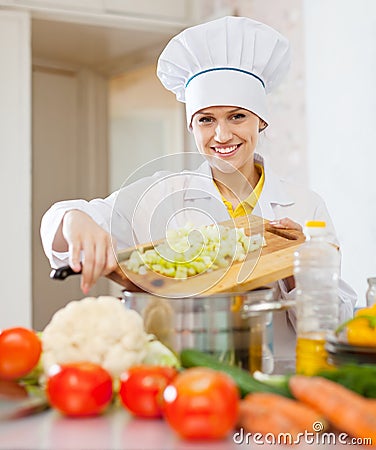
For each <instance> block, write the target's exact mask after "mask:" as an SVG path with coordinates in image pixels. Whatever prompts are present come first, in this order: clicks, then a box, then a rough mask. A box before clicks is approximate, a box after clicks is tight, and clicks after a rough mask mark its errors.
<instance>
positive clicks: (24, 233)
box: [0, 11, 31, 329]
mask: <svg viewBox="0 0 376 450" xmlns="http://www.w3.org/2000/svg"><path fill="white" fill-rule="evenodd" d="M10 43H11V44H12V45H10ZM30 54H31V45H30V19H29V16H28V14H27V13H21V12H20V13H18V12H8V11H0V61H1V70H0V99H1V101H0V152H1V169H0V192H1V221H0V239H1V241H0V242H1V258H0V274H1V276H0V280H1V288H0V295H1V300H0V329H1V328H6V327H10V326H17V325H20V326H30V325H31V142H30V134H31V133H30V123H31V114H30V105H31V95H30V78H31V74H30V67H31V66H30Z"/></svg>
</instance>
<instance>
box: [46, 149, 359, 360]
mask: <svg viewBox="0 0 376 450" xmlns="http://www.w3.org/2000/svg"><path fill="white" fill-rule="evenodd" d="M255 163H258V164H262V165H263V167H264V173H265V182H264V186H263V189H262V192H261V195H260V198H259V201H258V203H257V205H256V208H255V209H254V214H256V215H258V216H261V217H263V218H265V219H268V220H274V219H281V218H284V217H289V218H290V219H292V220H293V221H295V222H297V223H300V224H304V223H305V221H306V220H323V221H325V222H326V224H327V229H328V232H329V235H330V238H331V241H332V242H333V243H338V242H337V239H336V236H335V231H334V228H333V224H332V220H331V218H330V216H329V213H328V211H327V208H326V206H325V203H324V201H323V200H322V198H321V197H320V196H319V195H317V194H316V193H314V192H313V191H311V190H308V189H306V188H304V187H302V186H299V185H296V184H294V183H292V182H289V181H286V180H284V179H282V178H280V177H279V176H277V175H276V174H275V173H274V172H273V171H272V170H271V168H270V167H269V166H268V164H267V160H265V159H264V158H262V157H261V156H260V155H259V154H255ZM71 209H78V210H81V211H84V212H86V213H87V214H88V215H90V216H91V217H92V218H93V219H94V220H95V221H96V222H97V223H98V224H99V225H100V226H101V227H103V228H104V229H105V230H107V231H108V232H110V233H111V235H112V236H113V237H114V238H115V239H116V242H117V244H118V249H122V248H127V247H132V246H134V245H137V244H140V243H145V242H151V241H154V240H156V239H160V238H163V237H165V233H166V229H167V228H178V227H182V226H184V225H186V223H187V222H191V223H194V224H195V225H197V226H199V225H204V224H210V223H213V222H221V221H224V220H228V219H229V218H230V217H229V214H228V211H227V208H226V206H225V205H224V203H223V202H222V199H221V196H220V193H219V191H218V189H217V188H216V186H215V185H214V183H213V178H212V174H211V169H210V166H209V164H208V162H206V161H205V162H204V163H203V164H201V165H200V166H199V167H198V169H197V170H194V171H182V172H178V173H173V172H167V171H163V172H162V171H161V172H157V173H155V174H154V175H152V176H150V177H145V178H142V179H140V180H138V181H136V182H134V183H132V184H130V185H128V186H125V187H123V188H121V189H120V190H118V191H116V192H114V193H113V194H111V195H110V196H109V197H107V198H105V199H94V200H91V201H86V200H68V201H62V202H58V203H56V204H54V205H53V206H52V207H51V208H50V209H49V210H48V211H47V212H46V213H45V215H44V216H43V218H42V223H41V237H42V243H43V247H44V251H45V253H46V255H47V257H48V258H49V260H50V263H51V266H52V267H60V266H62V265H67V264H68V253H67V252H66V253H59V252H55V251H53V250H52V242H53V239H54V236H55V234H56V231H57V229H58V227H59V225H60V222H61V220H62V217H63V215H64V214H65V213H66V212H67V211H69V210H71ZM278 293H279V295H280V296H281V297H282V298H283V299H292V298H294V295H295V292H294V290H293V291H291V292H287V291H286V289H285V286H284V283H283V282H282V281H280V282H279V283H278ZM339 296H340V299H341V304H340V316H341V319H340V320H341V321H342V320H345V319H347V318H349V317H351V316H352V314H353V308H354V306H355V303H356V294H355V292H354V291H353V290H352V289H351V288H350V286H348V285H347V284H346V283H344V282H343V281H342V280H340V287H339ZM273 327H274V337H275V339H274V353H275V355H279V357H280V358H285V357H286V358H289V357H291V356H292V355H293V354H294V352H295V314H294V311H293V310H289V312H288V314H286V313H277V314H275V315H274V318H273Z"/></svg>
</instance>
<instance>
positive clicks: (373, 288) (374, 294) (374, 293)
mask: <svg viewBox="0 0 376 450" xmlns="http://www.w3.org/2000/svg"><path fill="white" fill-rule="evenodd" d="M367 281H368V289H367V293H366V299H367V306H372V305H374V304H375V303H376V277H372V278H368V279H367Z"/></svg>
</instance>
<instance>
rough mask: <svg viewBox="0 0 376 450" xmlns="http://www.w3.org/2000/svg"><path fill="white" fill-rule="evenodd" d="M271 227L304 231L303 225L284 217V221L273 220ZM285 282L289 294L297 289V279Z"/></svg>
mask: <svg viewBox="0 0 376 450" xmlns="http://www.w3.org/2000/svg"><path fill="white" fill-rule="evenodd" d="M269 225H271V226H272V227H274V228H281V229H284V230H287V229H288V230H297V231H303V228H302V226H301V225H299V224H298V223H297V222H294V221H293V220H291V219H289V218H288V217H284V218H283V219H278V220H272V221H270V222H269ZM283 282H284V283H285V286H286V289H287V292H290V291H292V290H293V289H295V278H294V277H293V276H291V277H287V278H284V279H283Z"/></svg>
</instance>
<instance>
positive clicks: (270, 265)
mask: <svg viewBox="0 0 376 450" xmlns="http://www.w3.org/2000/svg"><path fill="white" fill-rule="evenodd" d="M221 224H222V225H224V226H228V227H241V228H244V230H245V232H246V233H247V234H250V235H251V236H252V235H254V234H257V233H263V234H264V238H265V240H266V246H264V247H263V248H262V249H260V250H256V251H255V252H249V253H248V256H247V257H246V259H245V261H242V262H235V263H232V264H231V265H229V267H227V268H221V269H217V270H214V271H212V272H204V273H202V274H199V275H195V276H192V277H188V278H187V279H185V280H176V279H174V278H171V277H166V276H164V275H160V274H158V273H155V272H152V271H150V272H147V273H146V274H144V275H140V274H136V273H133V272H130V271H129V270H128V269H126V268H125V266H124V262H122V260H123V259H124V258H126V257H129V254H130V250H129V249H127V250H125V251H123V252H120V253H119V255H118V256H119V261H120V263H119V267H118V268H117V270H116V271H114V272H113V273H111V274H110V275H109V276H108V277H109V278H110V279H112V280H113V281H116V282H117V283H119V284H121V285H122V286H124V287H125V288H126V289H129V288H130V290H132V288H131V286H132V283H133V284H134V285H136V286H138V287H140V288H141V289H142V290H144V291H147V292H150V293H152V294H155V295H160V296H163V297H172V298H180V297H190V296H197V295H212V294H216V293H220V292H242V291H247V290H252V289H256V288H258V287H260V286H265V285H266V284H269V283H272V282H274V281H277V280H280V279H282V278H285V277H288V276H290V275H292V274H293V254H294V251H295V249H296V248H297V247H298V246H300V245H301V244H302V243H303V242H304V241H305V236H304V234H303V233H302V232H300V231H295V230H280V229H276V228H273V227H271V226H270V225H269V224H268V221H266V220H264V219H262V218H260V217H257V216H253V215H251V216H244V217H239V218H236V219H232V220H229V221H226V222H222V223H221ZM139 247H144V248H145V247H150V245H149V244H148V245H142V246H139ZM130 282H131V283H130Z"/></svg>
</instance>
